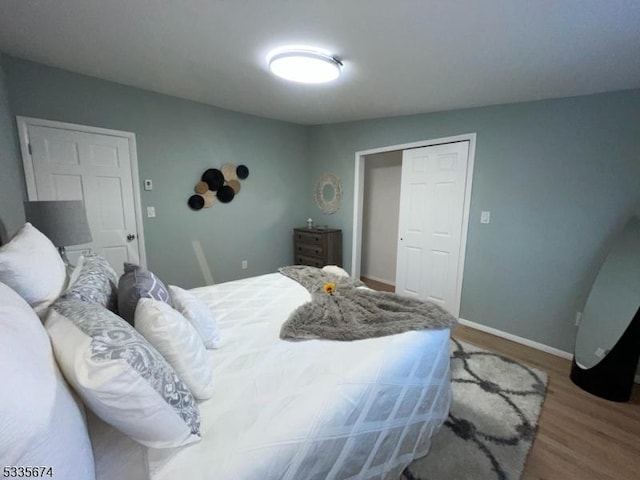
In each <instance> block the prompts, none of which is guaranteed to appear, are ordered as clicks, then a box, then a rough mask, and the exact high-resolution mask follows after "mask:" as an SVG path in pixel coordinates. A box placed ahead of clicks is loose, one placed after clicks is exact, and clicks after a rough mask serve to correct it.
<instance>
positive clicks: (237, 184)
mask: <svg viewBox="0 0 640 480" xmlns="http://www.w3.org/2000/svg"><path fill="white" fill-rule="evenodd" d="M227 185H229V186H230V187H231V188H233V193H235V194H236V195H237V194H238V193H239V192H240V182H239V181H238V180H231V181H229V182H227Z"/></svg>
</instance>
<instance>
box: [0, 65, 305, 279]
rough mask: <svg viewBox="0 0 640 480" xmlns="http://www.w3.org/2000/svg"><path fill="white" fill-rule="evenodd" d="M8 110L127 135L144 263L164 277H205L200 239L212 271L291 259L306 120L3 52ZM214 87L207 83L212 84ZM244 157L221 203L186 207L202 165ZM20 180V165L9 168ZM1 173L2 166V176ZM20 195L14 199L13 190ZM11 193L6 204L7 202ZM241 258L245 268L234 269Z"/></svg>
mask: <svg viewBox="0 0 640 480" xmlns="http://www.w3.org/2000/svg"><path fill="white" fill-rule="evenodd" d="M4 64H5V73H6V77H7V85H8V89H9V95H10V100H11V106H12V110H13V114H14V115H24V116H29V117H37V118H44V119H48V120H58V121H62V122H70V123H79V124H83V125H91V126H96V127H104V128H111V129H115V130H124V131H129V132H134V133H135V134H136V141H137V149H138V167H139V172H140V180H141V181H142V180H143V179H145V178H150V179H152V180H153V184H154V189H153V191H150V192H146V191H144V190H142V187H141V198H142V205H143V212H146V206H149V205H153V206H155V207H156V212H157V217H156V218H146V217H145V219H144V233H145V237H146V246H147V248H146V250H147V260H148V266H149V268H150V269H152V270H153V271H155V272H156V273H157V274H158V275H159V276H160V277H161V278H162V279H163V280H165V282H168V283H172V284H177V285H181V286H184V287H187V288H189V287H195V286H199V285H203V284H204V278H203V276H202V274H201V270H200V268H199V265H198V262H197V259H196V257H195V254H194V252H193V248H192V243H191V242H192V240H194V239H196V240H199V241H200V242H201V244H202V247H203V250H204V252H205V255H206V258H207V260H208V262H209V264H210V265H211V270H212V273H213V277H214V280H215V281H216V282H223V281H227V280H233V279H236V278H241V277H246V276H253V275H257V274H262V273H267V272H273V271H275V269H276V268H277V267H280V266H281V265H283V264H289V263H291V261H292V247H291V235H292V234H291V229H292V228H293V227H294V226H296V225H302V224H304V221H305V220H306V218H307V212H306V211H305V209H304V208H301V206H300V199H301V198H304V197H305V193H306V192H307V191H308V189H309V188H308V174H307V152H308V129H307V128H306V127H303V126H298V125H294V124H291V123H286V122H281V121H276V120H268V119H264V118H259V117H255V116H251V115H245V114H241V113H236V112H231V111H228V110H223V109H219V108H215V107H211V106H207V105H203V104H199V103H196V102H191V101H187V100H182V99H178V98H175V97H170V96H165V95H160V94H156V93H152V92H148V91H144V90H141V89H137V88H132V87H127V86H123V85H119V84H116V83H112V82H107V81H103V80H99V79H96V78H92V77H87V76H83V75H78V74H75V73H71V72H68V71H64V70H59V69H56V68H50V67H46V66H44V65H40V64H36V63H32V62H28V61H25V60H20V59H17V58H13V57H8V56H6V57H5V62H4ZM211 88H215V85H211ZM227 162H229V163H235V164H241V163H242V164H246V165H247V166H248V167H249V169H250V176H249V178H248V179H247V180H245V181H243V183H242V190H241V192H240V194H239V195H238V196H237V197H236V198H235V199H234V200H233V202H231V203H230V204H227V205H222V204H218V205H214V207H212V208H210V209H206V210H204V209H203V210H201V211H199V212H193V211H191V210H190V209H189V208H188V207H187V203H186V201H187V198H188V197H189V196H190V195H191V194H192V192H193V187H194V185H195V183H196V182H197V181H198V180H199V177H200V175H201V174H202V172H203V171H204V170H205V169H206V168H210V167H219V166H221V165H222V164H224V163H227ZM10 174H11V176H12V177H14V178H12V181H14V182H18V183H19V182H22V173H21V172H20V173H19V174H18V172H15V173H13V172H11V173H10ZM4 176H5V174H4V172H3V177H4ZM20 201H21V199H20ZM18 203H19V202H18V201H15V202H12V203H11V204H10V205H7V206H6V207H7V208H11V207H13V206H15V205H18ZM243 259H246V260H248V265H249V268H248V269H247V270H242V269H241V261H242V260H243Z"/></svg>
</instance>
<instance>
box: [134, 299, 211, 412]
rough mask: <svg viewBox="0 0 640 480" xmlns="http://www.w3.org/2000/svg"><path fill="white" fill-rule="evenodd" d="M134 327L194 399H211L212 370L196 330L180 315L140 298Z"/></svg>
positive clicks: (156, 301)
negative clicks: (165, 362)
mask: <svg viewBox="0 0 640 480" xmlns="http://www.w3.org/2000/svg"><path fill="white" fill-rule="evenodd" d="M134 324H135V326H136V330H138V331H139V332H140V333H141V334H142V336H143V337H144V338H146V339H147V340H148V341H149V343H150V344H151V345H153V346H154V347H155V348H156V350H158V352H160V353H161V354H162V356H163V357H164V358H165V360H167V362H169V364H170V365H171V366H172V367H173V368H174V370H175V371H176V373H177V374H178V376H179V377H180V378H182V380H184V383H186V384H187V387H189V390H191V393H192V394H193V396H194V397H196V398H197V399H199V400H206V399H207V398H211V396H212V395H213V368H212V367H211V363H210V362H209V359H208V358H207V351H206V349H205V348H204V344H203V343H202V339H201V338H200V335H198V332H196V329H195V328H194V327H193V325H191V323H189V321H188V320H187V319H186V318H184V317H183V316H182V315H181V314H180V312H177V311H176V310H174V309H173V308H171V307H170V306H169V305H168V304H167V303H165V302H162V301H160V300H154V299H153V298H141V299H140V300H138V305H137V306H136V313H135V321H134Z"/></svg>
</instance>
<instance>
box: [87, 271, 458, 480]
mask: <svg viewBox="0 0 640 480" xmlns="http://www.w3.org/2000/svg"><path fill="white" fill-rule="evenodd" d="M192 292H193V293H194V294H196V295H197V296H198V297H200V298H201V299H203V300H204V301H205V302H206V303H207V304H208V305H209V306H210V307H211V308H212V309H214V310H215V311H216V314H217V318H218V321H219V325H220V331H221V338H222V342H221V347H220V349H218V350H213V351H209V355H210V359H211V362H212V363H213V365H214V381H215V393H214V396H213V398H211V399H210V400H207V401H205V402H202V403H201V404H200V410H201V415H202V427H201V430H202V441H201V442H199V443H197V444H193V445H190V446H188V447H183V448H180V449H171V450H161V449H148V450H147V451H146V454H145V455H143V456H144V457H146V462H147V465H146V467H147V468H148V471H149V477H150V479H151V480H174V479H176V478H189V479H190V480H231V479H233V480H242V479H259V480H263V479H264V480H269V479H274V480H325V479H347V478H354V479H355V478H357V479H373V478H376V479H393V480H395V479H397V478H398V477H399V476H400V473H401V472H402V470H403V469H404V467H405V466H406V465H408V464H409V463H410V462H411V461H412V460H413V458H415V457H418V456H422V455H424V454H426V453H427V451H428V448H429V439H430V437H431V435H432V434H433V433H434V432H435V431H437V430H438V429H439V428H440V426H441V424H442V422H443V421H444V419H445V418H446V416H447V412H448V411H449V405H450V402H451V388H450V382H449V351H448V341H449V330H430V331H414V332H407V333H403V334H400V335H393V336H388V337H380V338H375V339H368V340H360V341H356V342H336V341H328V340H311V341H304V342H286V341H282V340H280V339H279V337H278V334H279V331H280V326H281V325H282V323H283V322H284V321H285V320H286V318H287V316H288V315H289V313H290V312H291V311H292V310H293V309H294V308H296V307H297V306H299V305H301V304H303V303H304V302H306V301H308V300H309V298H310V296H309V294H308V292H307V291H306V290H305V289H304V288H303V287H302V286H300V285H299V284H297V283H296V282H294V281H293V280H291V279H289V278H286V277H284V276H282V275H280V274H277V273H276V274H269V275H263V276H259V277H253V278H249V279H245V280H239V281H235V282H229V283H224V284H220V285H215V286H211V287H204V288H199V289H194V290H192ZM100 457H101V454H100V452H96V462H97V463H98V464H99V463H100Z"/></svg>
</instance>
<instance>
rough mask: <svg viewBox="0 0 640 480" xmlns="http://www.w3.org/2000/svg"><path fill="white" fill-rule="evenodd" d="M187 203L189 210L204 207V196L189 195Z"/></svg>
mask: <svg viewBox="0 0 640 480" xmlns="http://www.w3.org/2000/svg"><path fill="white" fill-rule="evenodd" d="M187 203H188V204H189V207H190V208H191V210H200V209H201V208H202V207H204V197H203V196H202V195H191V196H190V197H189V200H188V201H187Z"/></svg>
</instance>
